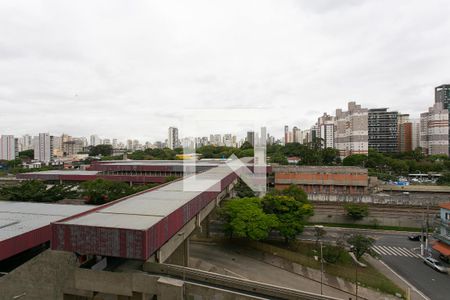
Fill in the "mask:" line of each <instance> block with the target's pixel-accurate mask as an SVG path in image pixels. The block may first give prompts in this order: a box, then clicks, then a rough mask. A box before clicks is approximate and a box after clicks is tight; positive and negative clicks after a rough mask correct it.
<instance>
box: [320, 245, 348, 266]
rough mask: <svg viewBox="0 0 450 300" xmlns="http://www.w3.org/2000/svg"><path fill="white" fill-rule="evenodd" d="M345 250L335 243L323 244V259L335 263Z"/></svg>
mask: <svg viewBox="0 0 450 300" xmlns="http://www.w3.org/2000/svg"><path fill="white" fill-rule="evenodd" d="M344 253H345V250H344V248H343V247H341V246H339V245H336V246H332V245H325V246H324V247H323V254H322V256H323V259H324V260H325V261H326V262H328V263H331V264H334V263H337V262H339V261H342V260H343V257H344Z"/></svg>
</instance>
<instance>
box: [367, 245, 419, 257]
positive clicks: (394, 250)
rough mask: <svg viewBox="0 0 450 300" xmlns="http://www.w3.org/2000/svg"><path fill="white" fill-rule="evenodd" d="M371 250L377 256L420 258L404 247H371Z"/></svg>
mask: <svg viewBox="0 0 450 300" xmlns="http://www.w3.org/2000/svg"><path fill="white" fill-rule="evenodd" d="M372 249H373V250H374V251H375V252H376V253H378V254H379V255H389V256H403V257H415V258H420V255H418V254H417V253H415V252H414V251H413V250H411V249H408V248H405V247H397V246H373V247H372Z"/></svg>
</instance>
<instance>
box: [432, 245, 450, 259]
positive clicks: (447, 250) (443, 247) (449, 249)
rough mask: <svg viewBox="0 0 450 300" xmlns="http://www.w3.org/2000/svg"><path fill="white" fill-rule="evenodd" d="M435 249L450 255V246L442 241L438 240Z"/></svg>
mask: <svg viewBox="0 0 450 300" xmlns="http://www.w3.org/2000/svg"><path fill="white" fill-rule="evenodd" d="M433 249H434V250H436V251H437V252H439V253H441V254H442V255H445V256H450V246H449V245H447V244H444V243H442V242H436V243H435V244H434V245H433Z"/></svg>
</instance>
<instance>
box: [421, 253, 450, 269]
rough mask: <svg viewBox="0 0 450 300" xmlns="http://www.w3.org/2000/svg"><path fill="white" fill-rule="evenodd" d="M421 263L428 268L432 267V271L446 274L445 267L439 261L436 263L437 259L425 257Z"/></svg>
mask: <svg viewBox="0 0 450 300" xmlns="http://www.w3.org/2000/svg"><path fill="white" fill-rule="evenodd" d="M423 262H424V263H425V264H427V265H428V266H430V267H432V268H433V269H435V270H436V271H438V272H442V273H447V267H446V266H444V265H443V264H442V263H441V262H440V261H438V260H437V259H434V258H432V257H427V258H425V259H424V260H423Z"/></svg>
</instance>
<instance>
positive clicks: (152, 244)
mask: <svg viewBox="0 0 450 300" xmlns="http://www.w3.org/2000/svg"><path fill="white" fill-rule="evenodd" d="M193 178H194V177H187V178H184V179H182V180H179V181H176V182H173V183H170V184H167V185H165V186H160V187H156V188H154V189H152V190H150V191H146V192H143V193H140V194H137V195H133V196H130V197H128V198H126V199H121V200H118V201H116V202H114V203H112V204H108V205H105V206H100V207H98V209H95V210H93V211H89V212H87V213H84V214H81V215H79V216H74V217H71V218H67V219H65V220H62V221H58V222H55V223H52V234H53V236H52V249H55V250H64V251H70V252H77V253H80V254H97V255H103V256H113V257H122V258H129V259H141V260H146V259H148V258H149V257H150V256H151V255H152V254H153V253H154V252H155V251H156V250H158V249H159V248H160V247H161V246H162V245H163V244H164V243H165V242H167V241H168V240H169V239H170V238H171V237H172V236H174V235H175V234H176V233H177V232H178V231H179V230H180V229H181V228H182V227H183V226H184V225H185V224H186V223H188V222H189V221H190V220H191V219H192V218H194V217H195V216H196V215H197V214H198V213H199V212H200V211H201V210H202V209H203V208H204V207H206V206H207V205H208V204H209V203H210V202H211V201H214V200H215V199H216V198H217V196H218V195H219V193H220V192H222V191H223V190H224V189H226V188H227V187H228V186H229V185H230V184H231V183H232V182H233V181H234V180H235V179H236V178H237V175H236V174H235V173H234V172H233V171H232V170H231V169H230V168H229V167H226V166H219V167H216V168H213V169H210V170H209V171H206V172H204V173H201V174H198V175H196V176H195V178H196V179H193Z"/></svg>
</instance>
